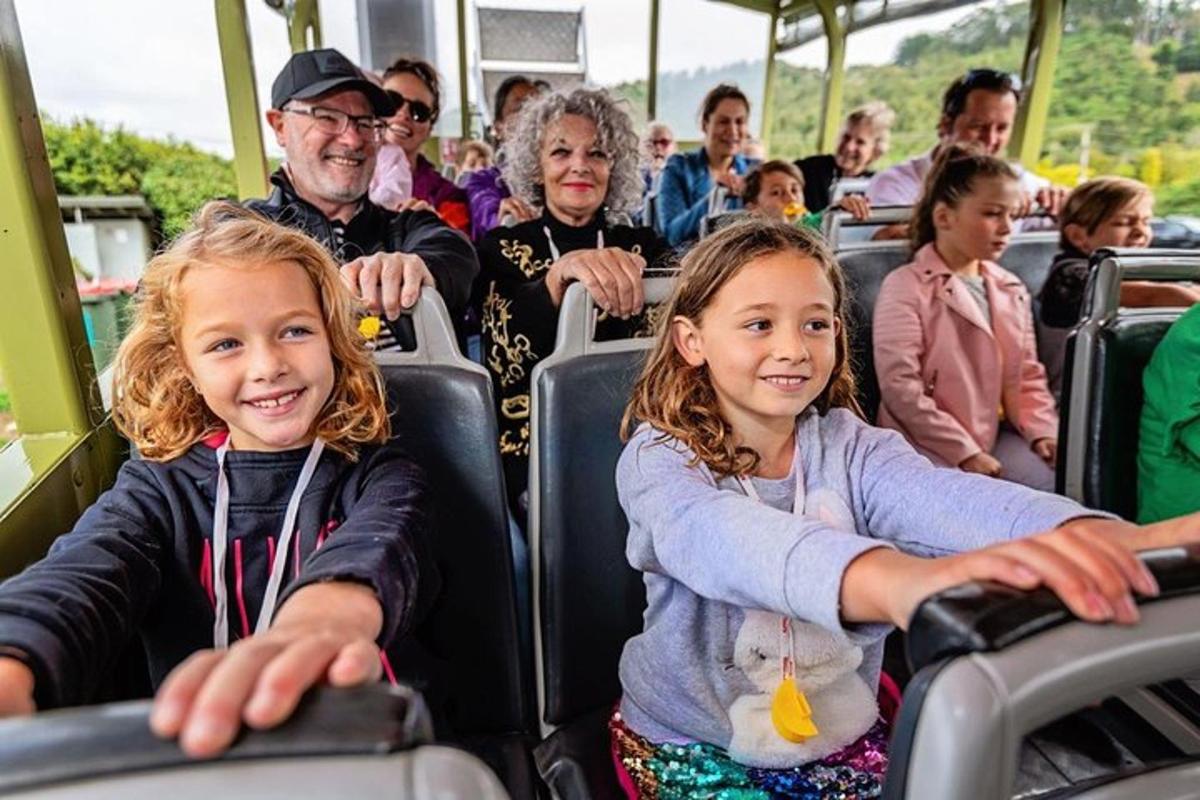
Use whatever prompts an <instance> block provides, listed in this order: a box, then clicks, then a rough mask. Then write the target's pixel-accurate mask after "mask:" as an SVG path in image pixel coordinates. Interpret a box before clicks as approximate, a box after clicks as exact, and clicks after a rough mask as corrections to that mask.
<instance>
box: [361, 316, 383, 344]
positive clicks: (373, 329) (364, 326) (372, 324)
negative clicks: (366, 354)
mask: <svg viewBox="0 0 1200 800" xmlns="http://www.w3.org/2000/svg"><path fill="white" fill-rule="evenodd" d="M381 330H383V323H382V322H381V321H380V319H379V317H363V318H362V319H360V320H359V321H358V332H359V333H360V334H362V337H363V338H364V339H367V340H370V339H374V338H375V337H376V336H378V335H379V332H380V331H381Z"/></svg>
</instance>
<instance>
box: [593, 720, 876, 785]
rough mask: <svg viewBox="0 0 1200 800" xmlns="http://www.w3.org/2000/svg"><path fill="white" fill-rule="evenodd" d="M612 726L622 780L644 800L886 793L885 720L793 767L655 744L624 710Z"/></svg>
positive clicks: (706, 748)
mask: <svg viewBox="0 0 1200 800" xmlns="http://www.w3.org/2000/svg"><path fill="white" fill-rule="evenodd" d="M608 730H609V733H610V735H611V736H612V745H613V757H614V758H615V759H616V761H617V763H618V766H619V768H623V769H624V772H625V773H626V775H621V776H620V777H621V778H622V780H621V782H622V784H623V785H624V786H625V788H626V791H627V792H629V793H630V795H631V796H633V792H636V796H637V797H638V798H640V800H701V798H703V799H704V800H774V798H787V800H865V798H872V797H879V796H880V794H881V792H882V788H883V774H884V772H886V771H887V764H888V756H887V744H888V727H887V725H886V723H884V722H883V721H882V720H880V721H877V722H876V723H875V724H874V725H872V726H871V729H870V730H868V731H867V732H866V733H865V734H863V735H862V736H861V737H860V738H859V739H858V740H857V741H854V742H852V743H850V744H849V745H847V746H846V747H843V748H842V749H841V750H839V751H837V752H836V753H833V754H832V755H828V756H826V757H825V758H822V759H820V760H819V761H813V762H810V763H808V764H804V765H802V766H799V767H791V768H790V769H759V768H757V767H747V766H745V765H744V764H739V763H737V762H736V761H734V760H733V759H731V758H730V757H729V755H728V754H727V753H726V752H725V751H724V750H722V749H721V748H719V747H715V746H713V745H711V744H700V743H697V744H687V745H679V744H654V743H653V742H650V741H648V740H647V739H645V738H643V737H641V736H639V735H638V734H636V733H634V732H633V731H632V730H630V729H629V727H628V726H627V725H626V724H625V722H624V720H622V719H621V715H620V714H619V713H616V714H613V716H612V718H611V719H609V722H608ZM626 777H627V778H628V780H626ZM630 784H632V785H630Z"/></svg>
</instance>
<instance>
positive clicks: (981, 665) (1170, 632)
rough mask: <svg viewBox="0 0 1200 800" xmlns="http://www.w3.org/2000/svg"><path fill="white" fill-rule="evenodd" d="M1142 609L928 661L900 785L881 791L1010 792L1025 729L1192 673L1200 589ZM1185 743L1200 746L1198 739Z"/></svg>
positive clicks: (895, 794)
mask: <svg viewBox="0 0 1200 800" xmlns="http://www.w3.org/2000/svg"><path fill="white" fill-rule="evenodd" d="M1141 614H1142V620H1141V622H1140V623H1139V624H1138V625H1137V626H1125V625H1093V624H1089V623H1085V622H1071V623H1068V624H1066V625H1063V626H1061V627H1057V628H1054V629H1051V630H1049V631H1046V632H1044V633H1041V634H1038V635H1035V636H1033V637H1031V638H1029V639H1027V640H1024V641H1021V642H1018V643H1016V644H1014V645H1012V646H1010V647H1007V648H1005V649H1003V650H1001V651H999V652H990V653H971V654H969V655H966V656H961V657H959V658H956V659H953V660H951V661H949V662H948V663H946V664H944V665H942V666H941V667H940V669H938V666H937V665H935V666H934V667H930V668H927V669H937V670H938V671H937V672H936V674H935V675H934V676H933V677H932V680H931V681H930V683H929V685H928V689H927V692H926V694H925V696H924V702H923V703H922V704H921V706H920V710H919V717H918V719H917V723H916V727H915V731H914V733H913V740H912V744H911V747H910V749H909V759H908V761H907V763H906V765H905V769H904V771H903V774H904V781H903V783H904V785H903V786H897V785H895V783H896V780H897V777H896V776H895V775H891V774H889V780H891V781H892V785H889V786H888V787H887V791H886V792H885V795H884V796H885V797H887V798H899V797H905V798H922V800H940V799H941V798H946V799H947V800H948V799H949V798H962V797H971V798H977V799H978V800H1008V798H1010V797H1011V796H1012V789H1013V783H1014V779H1015V776H1016V771H1017V761H1018V756H1019V751H1020V747H1021V740H1022V737H1023V736H1024V735H1025V734H1028V733H1030V732H1032V731H1033V730H1035V729H1037V728H1038V727H1040V726H1042V725H1044V724H1046V723H1048V722H1051V721H1053V720H1055V719H1057V718H1059V717H1061V716H1063V715H1065V714H1068V713H1070V712H1072V711H1075V710H1077V709H1080V708H1082V707H1084V706H1085V705H1087V704H1088V703H1091V702H1093V701H1095V700H1097V699H1100V698H1103V697H1106V696H1110V695H1114V694H1120V693H1122V692H1126V691H1129V690H1133V689H1135V688H1136V687H1138V686H1142V685H1145V684H1147V683H1153V682H1156V681H1162V680H1167V679H1170V678H1174V677H1178V676H1180V675H1185V674H1188V672H1189V671H1191V670H1194V669H1195V667H1196V665H1197V664H1200V627H1197V626H1196V624H1195V620H1196V619H1197V617H1198V616H1200V595H1195V594H1191V595H1184V596H1181V597H1175V598H1169V599H1166V600H1161V601H1156V602H1152V603H1148V604H1145V605H1143V606H1142V608H1141ZM906 702H908V698H906ZM1182 749H1183V750H1184V752H1185V753H1187V754H1188V755H1189V756H1195V755H1197V754H1198V753H1200V746H1197V744H1196V743H1194V742H1193V743H1192V746H1191V747H1183V748H1182ZM1195 773H1196V768H1195V764H1194V763H1192V764H1189V765H1185V766H1183V767H1181V768H1179V769H1177V770H1175V771H1174V772H1166V773H1161V774H1159V775H1158V778H1157V780H1158V781H1160V782H1161V783H1160V785H1161V784H1162V783H1165V784H1167V785H1174V786H1178V785H1179V781H1182V780H1189V781H1191V780H1194V775H1195ZM1172 776H1174V777H1172ZM1184 785H1189V784H1184ZM1191 785H1192V786H1193V788H1194V784H1191ZM1117 786H1119V784H1114V785H1112V786H1111V787H1109V788H1108V789H1106V790H1104V791H1105V792H1111V791H1112V789H1114V788H1116V787H1117ZM1080 796H1081V797H1087V796H1090V795H1089V794H1083V795H1080ZM1096 796H1098V797H1099V796H1103V797H1117V796H1120V797H1125V798H1129V797H1136V796H1137V795H1136V794H1134V793H1122V794H1119V795H1118V794H1111V793H1104V792H1101V793H1100V794H1098V795H1096ZM1155 796H1172V797H1177V796H1184V795H1178V794H1171V795H1155ZM1187 796H1195V795H1187Z"/></svg>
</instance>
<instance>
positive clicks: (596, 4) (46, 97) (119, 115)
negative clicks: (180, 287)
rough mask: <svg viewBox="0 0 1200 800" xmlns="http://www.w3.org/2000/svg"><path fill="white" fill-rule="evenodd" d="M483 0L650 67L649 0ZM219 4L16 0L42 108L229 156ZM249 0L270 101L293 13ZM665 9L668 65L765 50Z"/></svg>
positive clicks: (339, 30)
mask: <svg viewBox="0 0 1200 800" xmlns="http://www.w3.org/2000/svg"><path fill="white" fill-rule="evenodd" d="M429 1H430V2H433V3H434V4H435V6H436V8H437V15H438V16H437V19H438V26H439V31H440V35H439V40H440V42H439V55H438V61H439V62H443V63H442V64H440V66H442V68H443V69H446V68H447V67H450V68H453V64H445V63H444V62H446V61H450V62H453V61H454V59H455V58H456V56H455V55H454V53H453V42H454V27H453V26H454V24H455V22H454V19H455V17H454V2H453V0H429ZM990 1H991V2H995V1H996V0H990ZM320 5H321V23H322V28H323V37H324V44H325V45H326V46H330V47H337V48H338V49H340V50H342V51H343V52H344V53H346V55H347V56H349V57H351V58H353V59H358V57H359V44H358V20H357V13H356V5H355V0H321V2H320ZM481 5H488V6H509V7H522V8H538V9H562V8H579V7H580V6H581V5H582V6H583V7H584V9H585V19H586V26H587V58H588V70H589V74H590V76H591V78H592V80H593V81H594V82H596V83H599V84H602V85H607V84H612V83H616V82H619V81H622V80H636V79H639V78H644V77H645V75H646V69H647V61H648V49H647V38H648V32H649V3H648V2H646V0H588V2H584V3H580V2H575V3H573V4H572V3H563V2H548V1H547V0H488V2H486V3H481ZM213 6H214V3H213V0H16V7H17V16H18V20H19V22H20V26H21V33H22V37H23V39H24V44H25V52H26V57H27V59H28V61H29V65H30V72H31V74H32V79H33V85H34V92H35V94H36V95H37V99H38V104H39V106H40V108H41V109H42V110H43V111H44V112H46V113H49V114H50V115H51V116H52V117H54V118H55V119H58V120H60V121H66V120H69V119H71V118H74V117H90V118H92V119H94V120H97V121H99V122H101V123H103V124H104V125H106V126H112V127H115V126H117V125H122V126H124V127H125V128H126V129H128V130H132V131H135V132H137V133H140V134H143V135H147V136H154V137H166V136H168V135H170V136H174V137H175V138H177V139H182V140H187V141H190V142H193V143H195V144H196V145H197V146H199V147H202V148H204V149H206V150H212V151H214V152H219V153H222V154H224V155H228V154H229V153H230V152H231V151H232V146H231V144H230V136H229V117H228V113H227V111H226V106H225V95H224V84H223V79H222V75H221V63H220V56H219V51H218V47H217V28H216V17H215V13H214V9H213ZM246 6H247V12H248V16H249V22H250V29H251V37H252V41H253V48H254V60H255V68H256V72H257V82H258V86H259V104H260V110H261V107H264V106H265V104H266V102H267V101H268V98H269V96H270V84H271V81H272V80H273V79H274V76H275V75H276V73H277V72H278V71H279V68H280V67H281V66H282V65H283V63H284V62H285V61H286V60H287V57H288V55H289V52H290V50H289V47H288V41H287V27H286V24H285V22H284V20H283V17H282V16H280V15H279V14H278V13H277V12H274V11H272V10H271V9H269V8H268V7H267V6H266V4H265V3H264V2H262V0H246ZM470 8H473V5H469V9H470ZM661 9H662V12H661V13H662V17H661V23H660V28H659V31H660V44H659V68H660V70H662V71H671V70H680V69H695V68H697V67H700V66H719V65H721V64H726V63H731V62H734V61H741V60H747V59H750V60H753V59H759V58H761V57H762V55H763V53H764V52H765V48H766V37H767V22H766V17H765V16H764V15H761V14H756V13H753V12H749V11H744V10H742V9H738V8H735V7H732V6H728V5H725V4H720V3H712V2H707V1H706V0H662V2H661ZM468 13H470V11H468ZM968 13H970V9H969V8H968V9H957V10H955V11H950V12H944V13H942V14H938V15H934V16H930V17H925V18H922V19H918V20H907V21H904V22H900V23H896V24H893V25H889V26H882V27H880V28H875V29H872V30H869V31H865V32H863V33H859V34H856V35H855V36H852V37H851V39H850V43H849V47H848V49H847V60H848V62H849V63H851V64H862V63H883V62H886V61H888V60H890V59H891V57H892V55H893V53H894V52H895V48H896V45H897V44H898V43H899V41H900V40H901V39H903V38H904V37H905V36H908V35H911V34H912V33H915V32H917V31H920V30H940V29H943V28H945V27H947V26H949V25H950V24H952V23H953V22H954V21H956V20H957V19H960V18H961V17H963V16H965V15H966V14H968ZM472 38H473V37H472ZM443 54H444V55H443ZM785 59H786V60H787V61H789V62H791V63H796V64H802V65H806V66H821V65H823V64H824V59H825V47H824V44H823V43H820V42H818V43H813V44H810V45H808V46H806V47H804V48H800V49H798V50H796V51H793V52H791V53H788V54H787V55H786V56H785ZM272 149H273V148H272ZM273 151H274V150H273Z"/></svg>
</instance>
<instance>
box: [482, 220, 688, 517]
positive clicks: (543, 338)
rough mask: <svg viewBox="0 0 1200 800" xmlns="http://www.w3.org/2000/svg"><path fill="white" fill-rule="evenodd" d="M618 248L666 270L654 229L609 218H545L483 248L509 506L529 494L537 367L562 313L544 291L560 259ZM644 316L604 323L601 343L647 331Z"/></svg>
mask: <svg viewBox="0 0 1200 800" xmlns="http://www.w3.org/2000/svg"><path fill="white" fill-rule="evenodd" d="M601 231H602V232H603V242H604V246H605V247H619V248H621V249H622V250H627V251H629V252H631V253H637V254H639V255H641V256H642V257H643V258H645V259H646V265H647V267H663V266H668V264H667V263H666V260H667V259H668V258H670V248H669V247H668V246H667V243H666V241H665V240H663V239H662V238H661V237H660V236H659V235H658V234H657V233H655V232H654V230H653V229H651V228H645V227H637V228H635V227H632V226H629V225H609V224H607V222H606V221H605V219H604V214H603V212H600V213H598V214H597V215H596V218H595V219H594V220H593V221H592V222H591V223H590V224H588V225H584V226H582V227H573V226H570V225H566V224H564V223H562V222H560V221H559V220H557V219H556V218H555V217H554V216H552V215H551V214H550V213H548V212H545V213H543V214H542V216H541V217H540V218H538V219H535V220H531V221H529V222H524V223H521V224H520V225H516V226H514V227H511V228H503V227H501V228H495V229H493V230H492V231H491V232H490V233H489V234H488V235H487V236H486V237H484V239H483V241H482V242H480V243H479V264H480V273H479V279H480V280H479V286H480V287H481V288H482V289H483V310H482V314H481V319H482V321H483V362H484V364H485V365H486V366H487V368H488V371H489V372H490V373H491V375H492V385H493V386H494V388H495V395H496V403H497V407H496V417H497V419H498V420H499V423H500V453H501V455H502V456H503V459H504V473H505V474H504V477H505V481H506V483H507V485H508V497H509V503H510V505H512V507H513V508H514V509H516V508H517V503H516V498H518V497H519V496H520V495H521V493H522V492H524V491H525V487H526V485H527V484H528V480H529V476H528V474H527V473H528V468H529V405H530V403H529V387H530V383H529V379H530V375H531V374H532V373H533V367H534V365H535V364H537V362H538V361H540V360H541V359H543V358H545V357H546V356H547V355H549V354H550V351H551V350H553V349H554V335H555V330H556V329H557V327H558V308H557V307H556V306H555V305H554V303H553V301H552V300H551V299H550V290H549V289H547V288H546V280H545V279H546V272H547V271H548V270H549V269H550V264H551V263H553V261H554V257H553V256H552V254H551V253H552V250H551V246H550V240H551V239H553V241H554V246H555V247H557V248H558V253H559V255H566V254H567V253H569V252H571V251H573V250H584V249H590V248H595V247H596V246H597V243H598V241H599V239H598V234H599V233H600V232H601ZM644 316H645V315H643V316H642V317H635V318H634V319H631V320H621V319H608V318H606V317H604V316H601V317H600V322H599V326H598V328H597V332H596V335H597V338H599V339H614V338H620V337H623V336H628V335H630V333H631V332H635V331H641V330H642V328H643V327H644V326H645V320H644Z"/></svg>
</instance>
